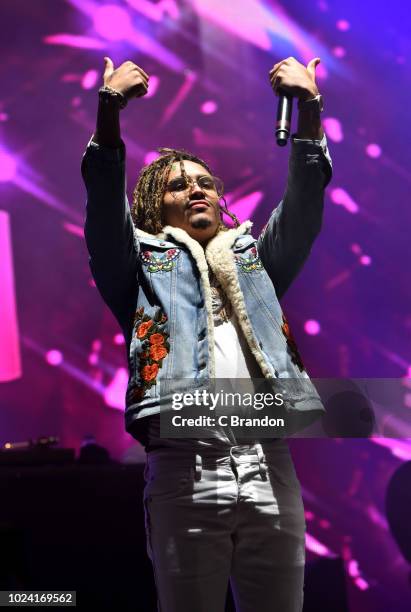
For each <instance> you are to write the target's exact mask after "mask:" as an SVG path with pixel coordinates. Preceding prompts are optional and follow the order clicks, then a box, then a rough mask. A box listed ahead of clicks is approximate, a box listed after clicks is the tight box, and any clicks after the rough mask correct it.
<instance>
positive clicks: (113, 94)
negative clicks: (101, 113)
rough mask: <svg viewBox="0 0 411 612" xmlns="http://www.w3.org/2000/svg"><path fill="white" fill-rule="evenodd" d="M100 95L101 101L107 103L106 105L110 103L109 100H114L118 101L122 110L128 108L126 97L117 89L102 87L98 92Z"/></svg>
mask: <svg viewBox="0 0 411 612" xmlns="http://www.w3.org/2000/svg"><path fill="white" fill-rule="evenodd" d="M98 95H99V97H100V99H102V100H104V102H106V104H107V103H108V102H109V100H113V99H114V100H117V102H118V105H119V108H120V109H123V108H125V107H126V106H127V102H128V100H127V98H126V96H125V95H124V94H122V93H121V92H120V91H117V89H113V87H109V86H108V85H104V87H100V89H99V90H98Z"/></svg>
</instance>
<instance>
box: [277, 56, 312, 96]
mask: <svg viewBox="0 0 411 612" xmlns="http://www.w3.org/2000/svg"><path fill="white" fill-rule="evenodd" d="M320 61H321V60H320V58H319V57H315V58H314V59H312V60H311V61H309V62H308V64H307V67H305V66H304V65H303V64H300V62H298V61H297V60H296V59H295V58H294V57H288V58H287V59H285V60H282V61H281V62H278V64H274V66H273V67H272V68H271V70H270V72H269V79H270V83H271V87H272V88H273V91H274V93H275V94H276V95H279V90H281V92H283V93H285V94H288V95H290V96H293V97H294V98H298V99H299V100H308V99H310V98H314V97H315V96H317V95H318V93H319V91H318V87H317V85H316V83H315V69H316V67H317V66H318V64H319V63H320Z"/></svg>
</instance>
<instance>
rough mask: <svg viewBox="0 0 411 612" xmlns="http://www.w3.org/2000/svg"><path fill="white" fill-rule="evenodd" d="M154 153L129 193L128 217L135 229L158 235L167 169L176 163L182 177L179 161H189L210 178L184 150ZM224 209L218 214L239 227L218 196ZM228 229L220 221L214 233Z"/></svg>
mask: <svg viewBox="0 0 411 612" xmlns="http://www.w3.org/2000/svg"><path fill="white" fill-rule="evenodd" d="M158 151H159V152H160V153H161V156H160V157H158V158H157V159H155V160H154V161H153V162H151V164H148V165H147V166H144V167H143V168H142V170H141V172H140V174H139V177H138V180H137V184H136V186H135V188H134V191H133V205H132V208H131V215H132V218H133V221H134V223H135V225H136V227H139V228H140V229H142V230H144V231H145V232H148V233H150V234H158V233H159V232H161V229H162V222H161V207H162V202H163V196H164V192H165V187H166V185H167V181H168V177H169V174H170V170H171V166H172V164H173V163H174V162H175V161H179V162H180V167H181V173H182V175H183V176H185V170H184V165H183V164H182V160H183V159H187V160H188V161H193V162H195V163H197V164H200V165H201V166H203V167H204V168H205V169H206V170H207V172H209V173H210V174H212V172H211V170H210V168H209V167H208V165H207V164H206V163H205V162H204V161H203V160H202V159H200V158H199V157H197V156H195V155H192V154H191V153H189V152H188V151H185V150H184V149H169V148H166V147H160V148H159V149H158ZM221 199H222V200H223V202H224V206H223V205H222V204H220V205H219V206H220V210H221V211H222V212H224V213H225V214H227V215H228V216H229V217H231V219H232V220H233V221H234V223H235V226H236V227H238V226H239V225H240V222H239V220H238V219H237V217H236V216H235V215H234V214H233V213H231V212H230V211H229V210H228V209H227V202H226V201H225V199H224V197H222V196H221ZM227 229H228V227H227V226H226V225H224V223H223V222H222V221H220V225H219V227H218V230H227Z"/></svg>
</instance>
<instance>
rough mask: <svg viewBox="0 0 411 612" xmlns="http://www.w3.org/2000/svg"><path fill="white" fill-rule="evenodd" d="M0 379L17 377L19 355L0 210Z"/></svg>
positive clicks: (6, 230)
mask: <svg viewBox="0 0 411 612" xmlns="http://www.w3.org/2000/svg"><path fill="white" fill-rule="evenodd" d="M0 253H1V257H0V295H1V299H0V382H6V381H9V380H15V379H16V378H20V376H21V374H22V371H21V358H20V346H19V330H18V325H17V312H16V296H15V291H14V273H13V254H12V248H11V236H10V224H9V215H8V214H7V213H6V212H5V211H4V210H0Z"/></svg>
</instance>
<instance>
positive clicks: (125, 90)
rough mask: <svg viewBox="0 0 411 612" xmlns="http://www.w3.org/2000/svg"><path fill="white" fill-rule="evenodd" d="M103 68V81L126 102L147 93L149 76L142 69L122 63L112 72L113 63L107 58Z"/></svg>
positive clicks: (128, 63)
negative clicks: (124, 98)
mask: <svg viewBox="0 0 411 612" xmlns="http://www.w3.org/2000/svg"><path fill="white" fill-rule="evenodd" d="M104 62H105V68H104V75H103V81H104V85H108V86H109V87H112V88H113V89H116V90H117V91H119V92H120V93H122V94H123V95H124V96H125V97H126V98H127V100H130V99H131V98H141V97H142V96H145V95H146V93H147V91H148V80H149V78H150V77H149V76H148V74H147V73H146V72H144V70H143V69H142V68H140V67H139V66H137V65H136V64H134V63H133V62H130V61H127V62H123V63H122V64H121V66H119V67H118V68H116V70H114V65H113V62H112V61H111V59H110V58H109V57H105V58H104Z"/></svg>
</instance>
